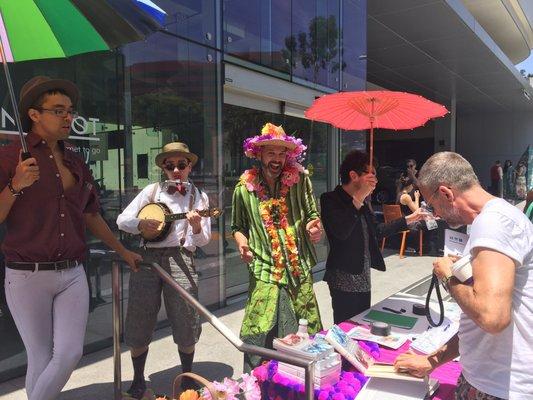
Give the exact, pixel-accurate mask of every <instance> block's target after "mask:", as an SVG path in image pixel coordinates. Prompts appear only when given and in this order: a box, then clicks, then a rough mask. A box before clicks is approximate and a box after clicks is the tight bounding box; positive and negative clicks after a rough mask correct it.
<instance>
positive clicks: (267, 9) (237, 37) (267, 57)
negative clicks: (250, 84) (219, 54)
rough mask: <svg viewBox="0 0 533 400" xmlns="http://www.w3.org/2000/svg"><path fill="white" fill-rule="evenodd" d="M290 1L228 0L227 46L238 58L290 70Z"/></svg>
mask: <svg viewBox="0 0 533 400" xmlns="http://www.w3.org/2000/svg"><path fill="white" fill-rule="evenodd" d="M290 9H291V2H290V1H287V0H271V1H262V0H225V1H224V48H225V50H226V52H227V53H229V54H231V55H234V56H236V57H239V58H242V59H244V60H247V61H251V62H253V63H256V64H261V65H264V66H267V67H269V68H273V69H275V70H278V71H283V72H289V57H290V54H287V53H286V51H284V49H285V40H286V38H287V37H288V36H289V35H290V17H291V13H290Z"/></svg>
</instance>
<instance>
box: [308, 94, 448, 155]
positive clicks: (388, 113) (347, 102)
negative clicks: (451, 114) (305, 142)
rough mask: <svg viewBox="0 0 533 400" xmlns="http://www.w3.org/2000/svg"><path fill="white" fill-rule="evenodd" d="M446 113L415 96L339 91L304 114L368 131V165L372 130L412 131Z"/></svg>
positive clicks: (348, 127) (315, 104)
mask: <svg viewBox="0 0 533 400" xmlns="http://www.w3.org/2000/svg"><path fill="white" fill-rule="evenodd" d="M447 113H448V110H447V109H446V107H444V106H443V105H441V104H438V103H435V102H433V101H430V100H428V99H426V98H425V97H422V96H420V95H417V94H412V93H405V92H392V91H386V90H381V91H370V92H341V93H334V94H328V95H325V96H322V97H320V98H318V99H316V100H315V101H314V102H313V104H312V105H311V107H309V108H308V109H307V111H306V112H305V116H306V117H307V118H309V119H311V120H314V121H320V122H327V123H329V124H332V125H333V126H335V127H337V128H340V129H345V130H363V129H370V165H372V161H373V157H374V128H384V129H394V130H401V129H413V128H417V127H419V126H422V125H424V124H425V123H426V122H427V121H428V120H430V119H432V118H437V117H442V116H444V115H446V114H447Z"/></svg>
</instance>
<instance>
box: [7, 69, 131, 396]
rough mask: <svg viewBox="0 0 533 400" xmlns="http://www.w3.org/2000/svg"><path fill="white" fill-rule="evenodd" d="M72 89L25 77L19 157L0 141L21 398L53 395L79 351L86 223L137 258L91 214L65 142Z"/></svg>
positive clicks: (93, 201)
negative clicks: (20, 351) (26, 154)
mask: <svg viewBox="0 0 533 400" xmlns="http://www.w3.org/2000/svg"><path fill="white" fill-rule="evenodd" d="M78 97H79V92H78V88H77V87H76V86H75V85H74V83H72V82H70V81H67V80H63V79H50V78H48V77H45V76H37V77H34V78H32V79H30V80H29V81H28V82H26V84H25V85H24V86H23V87H22V90H21V92H20V102H19V105H18V108H19V111H20V115H21V119H22V128H23V129H24V131H26V132H29V134H28V135H27V137H26V140H27V143H28V147H29V151H30V153H31V158H29V159H27V160H22V159H21V154H22V150H21V145H20V143H13V144H11V145H8V146H6V147H2V148H0V188H2V191H1V192H0V223H2V222H4V221H5V223H6V226H7V233H6V236H5V238H4V240H3V242H2V252H3V253H4V256H5V265H6V277H5V291H6V298H7V303H8V306H9V310H10V311H11V314H12V315H13V319H14V320H15V324H16V326H17V329H18V331H19V333H20V336H21V338H22V341H23V342H24V347H25V348H26V353H27V356H28V369H27V371H26V394H27V396H28V399H29V400H53V399H55V398H57V396H58V395H59V393H60V392H61V389H62V388H63V386H64V385H65V384H66V383H67V381H68V379H69V377H70V375H71V373H72V371H73V370H74V368H75V367H76V365H77V363H78V361H79V360H80V358H81V355H82V352H83V339H84V336H85V327H86V325H87V317H88V313H89V289H88V286H87V278H86V276H85V271H84V269H83V259H84V258H85V255H86V253H87V248H86V236H85V230H86V228H88V229H89V230H90V231H91V233H92V234H93V235H94V236H96V237H97V238H98V239H100V240H101V241H102V242H104V243H105V244H106V245H108V246H109V247H111V248H112V249H113V250H115V251H116V252H117V253H118V254H119V255H120V256H121V257H122V258H123V259H124V260H125V261H126V262H127V263H128V264H129V265H130V267H131V268H133V269H135V268H137V267H136V262H137V261H140V260H141V257H140V256H139V255H138V254H136V253H133V252H131V251H129V250H127V249H126V248H125V247H124V246H123V245H122V244H121V243H120V242H119V241H118V240H117V239H116V238H115V235H114V234H113V232H111V230H110V229H109V227H108V226H107V224H106V223H105V221H104V220H103V218H102V216H101V215H100V214H99V209H100V207H99V203H98V196H97V194H96V191H95V190H94V181H93V178H92V176H91V173H90V171H89V168H88V167H87V166H86V165H85V163H84V161H83V160H82V159H81V158H79V157H78V156H77V155H76V153H74V152H72V151H70V150H68V149H67V148H66V146H65V140H66V139H67V138H68V136H69V132H70V126H71V123H72V120H73V118H75V117H76V115H77V113H76V111H75V110H74V106H75V105H76V103H77V100H78Z"/></svg>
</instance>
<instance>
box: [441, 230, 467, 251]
mask: <svg viewBox="0 0 533 400" xmlns="http://www.w3.org/2000/svg"><path fill="white" fill-rule="evenodd" d="M466 242H468V235H466V234H464V233H461V232H457V231H454V230H452V229H445V230H444V255H445V256H449V255H452V256H462V255H463V252H464V250H465V246H466Z"/></svg>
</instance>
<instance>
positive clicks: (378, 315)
mask: <svg viewBox="0 0 533 400" xmlns="http://www.w3.org/2000/svg"><path fill="white" fill-rule="evenodd" d="M363 320H365V321H380V322H386V323H387V324H389V325H391V326H396V327H398V328H403V329H413V327H414V326H415V324H416V322H417V321H418V318H416V317H409V316H407V315H398V314H393V313H388V312H384V311H378V310H370V312H368V313H367V314H366V315H365V316H364V317H363Z"/></svg>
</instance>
